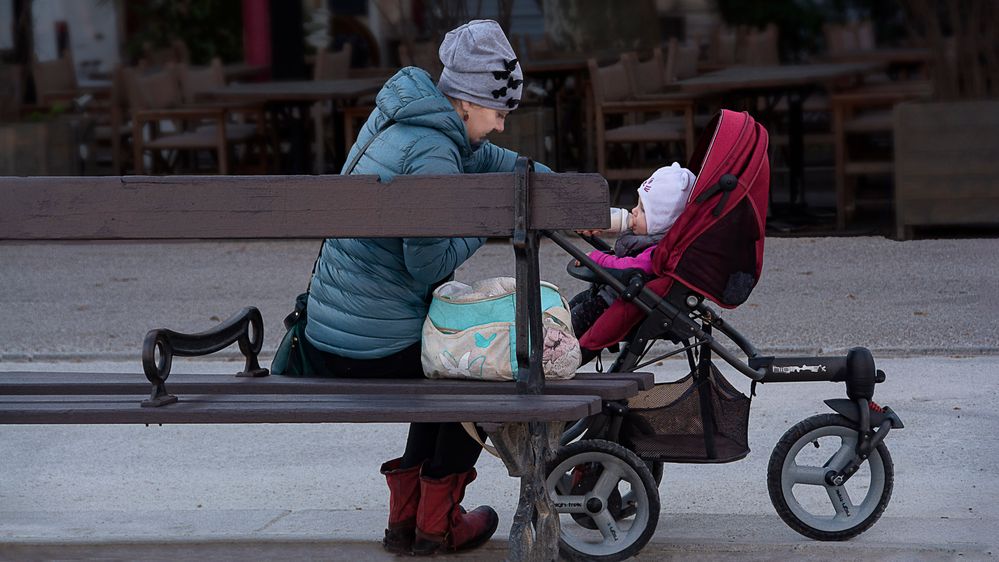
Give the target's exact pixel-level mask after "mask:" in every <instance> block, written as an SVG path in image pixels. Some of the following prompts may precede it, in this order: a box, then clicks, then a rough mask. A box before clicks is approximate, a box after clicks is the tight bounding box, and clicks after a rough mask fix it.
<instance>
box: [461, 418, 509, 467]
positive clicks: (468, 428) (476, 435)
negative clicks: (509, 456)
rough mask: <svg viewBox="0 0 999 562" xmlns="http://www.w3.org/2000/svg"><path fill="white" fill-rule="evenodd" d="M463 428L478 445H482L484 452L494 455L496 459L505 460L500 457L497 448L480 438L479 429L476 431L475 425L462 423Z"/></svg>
mask: <svg viewBox="0 0 999 562" xmlns="http://www.w3.org/2000/svg"><path fill="white" fill-rule="evenodd" d="M461 428H462V429H464V430H465V433H467V434H468V436H469V437H471V438H472V439H474V440H475V442H476V443H478V444H479V445H482V448H483V450H485V451H486V452H487V453H489V454H490V455H492V456H494V457H496V458H498V459H502V458H503V457H501V456H500V455H499V451H497V450H496V447H493V446H492V445H486V442H485V441H483V440H482V438H481V437H479V431H478V430H477V429H475V424H474V423H472V422H461Z"/></svg>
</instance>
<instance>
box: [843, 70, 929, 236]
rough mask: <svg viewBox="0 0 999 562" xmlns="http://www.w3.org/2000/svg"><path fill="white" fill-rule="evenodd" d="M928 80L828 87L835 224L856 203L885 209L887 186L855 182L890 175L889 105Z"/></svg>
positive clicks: (889, 197) (922, 89) (846, 219)
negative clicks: (878, 188)
mask: <svg viewBox="0 0 999 562" xmlns="http://www.w3.org/2000/svg"><path fill="white" fill-rule="evenodd" d="M931 94H932V89H931V87H930V85H929V83H928V82H924V81H913V82H889V83H875V84H872V85H868V86H862V87H860V88H857V89H854V90H849V91H846V92H838V93H834V94H833V95H832V96H831V98H830V99H831V103H832V110H833V122H832V132H833V136H834V139H835V155H836V227H837V228H839V229H841V230H842V229H844V228H846V226H847V225H848V224H849V223H850V221H851V220H852V219H853V218H854V216H855V215H856V213H857V210H858V207H863V206H867V207H876V208H882V209H887V208H888V207H889V206H890V205H891V203H892V201H893V194H892V193H891V191H890V189H889V191H888V192H887V193H886V192H884V190H882V191H881V192H880V193H879V192H877V191H876V190H875V189H874V187H875V186H874V184H873V183H872V182H867V183H871V185H865V186H864V187H868V188H869V189H865V190H863V192H862V191H861V189H860V188H861V182H862V181H863V180H871V179H873V178H876V177H881V178H887V179H890V178H891V176H892V174H893V172H894V169H895V165H894V151H893V144H894V123H893V121H892V108H893V107H894V106H895V105H896V104H898V103H900V102H903V101H907V100H912V99H919V98H927V97H929V96H930V95H931Z"/></svg>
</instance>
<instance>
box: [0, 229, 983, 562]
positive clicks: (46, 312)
mask: <svg viewBox="0 0 999 562" xmlns="http://www.w3.org/2000/svg"><path fill="white" fill-rule="evenodd" d="M315 248H316V243H315V242H309V241H303V242H253V243H243V242H233V243H221V244H216V243H210V244H107V245H75V244H50V245H0V264H2V265H0V276H2V277H0V318H3V319H4V320H3V321H2V322H0V341H2V342H3V346H2V349H0V369H3V370H34V369H38V370H51V369H54V368H55V369H59V370H80V371H93V370H122V371H128V372H138V371H139V366H138V359H137V357H138V350H139V347H140V344H141V338H142V336H143V335H144V333H145V331H146V330H148V329H150V328H153V327H161V326H162V327H169V328H173V329H177V330H190V331H196V330H201V329H204V328H205V327H208V326H209V325H210V324H211V323H212V322H214V321H216V320H214V319H213V317H214V318H219V317H221V318H224V317H225V316H226V315H228V314H229V313H231V312H234V311H236V310H238V309H239V308H240V307H241V306H245V305H247V304H255V305H257V306H259V307H260V308H261V310H262V311H263V312H264V317H265V325H266V326H267V328H268V330H269V331H268V334H267V340H266V341H267V342H268V343H267V345H266V346H265V350H266V349H269V348H272V347H273V345H275V344H276V341H277V339H278V338H279V337H280V318H281V317H282V316H283V315H284V314H285V313H286V311H287V309H288V307H289V305H290V303H291V300H292V299H293V297H294V295H295V294H297V293H298V292H299V291H301V290H302V289H303V288H304V284H305V282H306V281H307V280H306V276H307V273H308V270H309V267H310V266H311V262H312V259H313V258H314V251H315ZM997 250H999V241H997V240H991V239H978V240H928V241H918V242H904V243H903V242H893V241H888V240H883V239H877V238H861V239H770V240H768V242H767V262H766V266H765V270H764V275H763V280H762V281H761V283H760V285H759V286H758V288H757V290H756V291H755V292H754V294H753V296H752V298H751V300H750V301H749V302H748V303H747V304H746V305H744V306H743V307H740V308H739V309H737V310H735V311H728V312H726V313H725V317H726V318H727V319H728V320H730V321H731V322H733V323H734V324H735V325H736V326H737V327H739V328H740V329H741V330H743V331H744V332H745V333H747V334H748V335H749V336H750V339H751V340H752V341H753V342H754V343H755V344H756V345H757V346H758V347H760V348H762V349H763V350H764V351H769V352H774V353H784V352H792V353H813V352H829V353H833V352H837V351H839V350H842V349H844V348H847V347H850V346H853V345H866V346H868V347H871V348H872V349H874V350H875V357H876V358H877V359H878V366H879V368H882V369H884V370H885V371H886V372H887V373H888V381H887V382H886V383H885V384H883V385H879V388H878V394H877V396H876V398H877V399H878V400H879V401H880V402H882V403H887V404H889V405H891V406H892V407H893V408H895V409H896V410H897V411H898V412H899V414H900V415H901V416H902V418H903V420H904V421H905V423H906V428H905V429H904V430H902V431H898V432H893V433H892V435H891V436H890V438H889V442H888V446H889V448H890V450H891V453H892V456H893V459H894V463H895V467H896V474H895V492H894V498H893V500H892V503H891V504H890V505H889V507H888V510H887V511H886V513H885V515H884V517H883V519H882V520H881V521H880V522H879V523H878V524H877V525H875V526H874V527H873V528H872V529H871V530H870V531H868V532H867V533H865V534H864V535H862V536H861V537H859V538H857V539H854V540H852V541H849V542H846V543H818V542H814V541H810V540H808V539H805V538H803V537H800V536H798V535H797V534H796V533H794V532H793V531H791V530H790V529H789V528H788V527H786V526H785V525H784V524H783V522H782V521H780V519H779V518H778V517H777V516H776V514H775V512H774V510H773V508H772V507H771V505H770V500H769V497H768V495H767V491H766V464H767V460H768V458H769V455H770V450H771V449H772V447H773V445H774V444H775V443H776V441H777V440H778V439H779V437H780V435H781V434H782V433H783V432H784V431H786V430H787V428H789V427H790V426H791V425H793V424H794V423H795V422H797V421H799V420H801V419H804V418H806V417H808V416H810V415H813V414H817V413H823V412H824V411H825V406H824V405H823V404H822V403H821V401H822V399H824V398H835V397H840V396H841V395H842V394H843V390H842V386H840V385H833V384H828V383H825V384H822V383H809V384H786V385H765V386H763V387H760V388H759V389H758V391H759V396H757V397H756V398H755V399H754V405H753V411H752V414H751V421H750V444H751V446H752V447H753V452H752V453H751V454H750V456H749V457H748V458H746V459H744V460H742V461H740V462H736V463H732V464H728V465H667V470H666V476H665V478H664V482H663V484H662V485H661V487H660V493H661V496H662V502H663V510H662V519H661V521H660V524H659V528H658V531H657V534H656V536H655V537H654V539H653V541H652V542H651V543H650V545H649V547H647V548H646V550H645V551H644V552H643V553H642V555H641V556H640V558H641V559H648V560H653V559H655V560H658V559H663V558H698V559H704V558H707V559H739V560H744V559H751V560H753V559H755V560H763V559H773V558H777V557H781V558H788V557H790V558H795V559H813V560H824V559H830V558H834V557H835V558H843V557H848V558H856V559H873V558H877V559H889V560H913V559H917V560H941V559H956V558H960V559H986V558H991V557H994V556H995V554H996V552H997V550H996V549H997V548H999V538H997V537H996V533H995V529H997V528H999V505H997V501H996V500H997V499H999V484H997V483H996V481H995V478H994V477H993V476H992V475H993V473H994V468H993V467H994V466H995V465H996V464H997V461H999V443H997V441H996V439H995V435H996V434H997V433H999V417H997V416H996V412H997V407H996V405H997V404H999V396H997V395H999V379H997V376H996V374H997V373H999V353H997V351H999V327H997V324H996V322H995V318H996V316H997V314H996V313H997V312H999V284H997V283H996V282H995V278H996V273H997V270H996V268H995V265H994V259H992V258H993V257H994V256H995V255H996V254H997V253H999V251H997ZM510 254H511V252H510V250H509V247H508V246H506V245H500V244H495V245H494V244H490V245H489V246H487V247H486V248H484V249H483V250H482V251H480V252H479V253H478V254H477V255H476V256H475V258H473V261H472V262H471V263H469V264H467V265H466V266H464V267H463V268H462V269H461V271H460V272H459V278H464V279H473V278H479V277H486V276H491V275H500V274H512V257H511V256H510ZM543 258H544V266H543V277H544V278H545V279H550V280H553V281H554V282H556V283H557V284H559V285H560V286H562V287H563V289H564V290H565V292H567V293H571V292H573V291H574V290H577V289H578V288H581V286H582V284H580V283H578V282H576V281H575V280H570V279H568V278H567V277H566V276H565V274H564V264H565V262H566V261H567V258H566V257H565V255H564V254H562V253H560V252H559V251H558V250H557V249H556V248H553V247H551V246H550V245H546V246H545V247H544V249H543ZM39 342H46V343H44V344H40V343H39ZM48 342H52V343H48ZM230 356H231V354H230ZM126 358H127V360H125V359H126ZM54 361H58V362H59V363H58V364H52V362H54ZM237 366H238V363H234V362H232V361H225V360H216V361H189V360H183V359H178V360H176V361H175V364H174V369H175V371H176V372H232V371H233V370H235V368H236V367H237ZM655 370H656V372H657V374H658V376H659V377H660V378H661V379H664V380H668V379H672V378H676V377H677V376H679V374H680V373H681V371H682V365H680V364H678V363H676V362H672V361H667V362H665V364H663V365H659V366H656V367H655ZM729 372H730V371H729ZM730 378H731V379H732V380H733V382H735V383H736V384H737V386H739V387H740V388H741V389H743V390H748V385H747V384H745V381H744V380H743V379H741V378H740V377H739V376H738V375H736V374H732V376H731V377H730ZM404 435H405V427H404V426H401V425H364V426H361V425H319V426H317V425H304V426H288V425H255V426H163V427H148V428H147V427H130V426H109V427H102V426H3V427H0V459H2V461H0V465H2V468H0V559H11V560H25V559H93V558H100V559H121V560H125V559H149V560H159V559H163V560H166V559H172V560H176V559H190V558H199V559H206V560H215V559H219V560H229V559H236V558H241V559H250V560H265V559H275V558H282V559H285V558H287V559H338V560H339V559H343V560H347V559H351V560H354V559H362V560H363V559H374V560H379V559H385V560H388V559H392V557H389V556H386V555H385V554H384V553H383V552H382V551H381V550H380V548H379V547H378V546H377V540H378V539H379V538H380V535H381V530H382V528H383V526H384V520H385V518H386V506H385V490H384V483H383V480H382V478H381V476H380V475H379V474H378V472H377V469H378V464H379V463H380V462H381V461H382V460H384V459H387V458H390V457H392V456H394V455H397V454H398V453H399V452H400V449H401V444H402V442H403V439H404ZM479 469H480V477H479V480H478V481H477V482H476V483H475V484H473V485H472V486H471V487H470V488H469V494H468V498H467V500H466V504H468V505H476V504H479V503H488V504H489V505H493V506H494V507H496V509H497V511H499V512H500V514H501V518H502V520H501V523H500V532H499V533H498V535H497V538H496V539H494V540H493V541H491V542H490V544H489V545H488V547H486V549H485V550H482V551H477V552H476V553H474V554H473V555H470V556H467V557H465V558H464V559H467V560H478V559H497V560H498V559H502V558H503V555H504V553H505V548H506V545H505V541H504V539H505V533H506V532H507V531H508V529H509V526H510V523H511V520H510V516H511V514H512V513H513V510H514V506H515V505H516V499H517V493H518V487H517V482H516V480H514V479H511V478H509V477H508V476H507V475H506V472H505V470H504V468H503V467H502V465H501V463H500V462H499V461H497V460H496V459H493V458H491V457H486V456H484V457H483V459H482V460H481V461H480V463H479ZM458 559H461V558H458Z"/></svg>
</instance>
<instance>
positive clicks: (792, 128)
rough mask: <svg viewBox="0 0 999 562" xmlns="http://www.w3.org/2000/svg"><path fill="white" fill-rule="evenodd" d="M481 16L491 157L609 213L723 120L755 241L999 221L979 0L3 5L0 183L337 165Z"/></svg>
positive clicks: (994, 19) (985, 3) (997, 17)
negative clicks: (504, 79)
mask: <svg viewBox="0 0 999 562" xmlns="http://www.w3.org/2000/svg"><path fill="white" fill-rule="evenodd" d="M477 18H490V19H495V20H497V21H498V22H499V23H500V25H501V26H502V27H503V28H504V29H505V30H506V31H507V34H508V36H509V37H510V39H511V42H512V43H513V45H514V48H515V50H516V51H517V52H518V54H519V56H520V63H521V65H522V68H523V70H524V73H525V79H526V83H525V95H524V99H523V104H522V106H521V108H520V109H518V110H517V111H516V112H514V113H513V115H512V116H511V118H510V119H509V120H508V121H507V129H506V130H505V131H504V132H503V133H501V134H495V135H492V136H491V137H490V139H491V141H492V142H495V143H496V144H499V145H501V146H505V147H507V148H510V149H512V150H516V151H518V152H520V153H522V154H526V155H529V156H531V157H533V158H534V159H536V160H538V161H542V162H545V163H546V164H549V165H551V166H552V167H554V168H556V169H557V170H559V171H581V172H599V173H600V174H602V175H604V177H606V178H607V179H608V181H609V183H610V185H611V188H612V197H613V199H614V201H615V203H616V204H619V205H621V206H628V205H630V204H632V203H633V202H634V188H635V187H636V186H637V185H638V184H639V183H640V182H641V181H642V180H643V179H644V178H646V177H647V176H648V175H650V174H651V173H652V172H653V171H654V170H655V169H656V168H658V167H660V166H666V165H669V164H670V163H671V162H673V161H679V162H681V163H684V162H686V160H687V159H688V158H689V156H690V154H691V152H692V151H693V150H694V148H695V144H696V143H697V141H698V138H699V135H700V133H701V131H703V130H704V129H705V128H706V127H707V126H708V124H709V123H710V120H711V119H712V117H713V116H714V115H716V114H717V112H718V110H719V109H720V108H728V109H733V110H740V111H741V110H745V111H750V112H751V113H752V114H753V115H754V116H755V117H756V118H757V119H758V120H759V121H761V122H762V123H763V124H764V125H765V126H766V127H767V128H768V130H769V131H770V154H771V163H772V189H771V201H770V209H769V217H768V219H769V220H768V226H769V228H770V230H771V231H772V232H773V233H776V234H781V233H786V234H807V235H815V234H880V235H886V236H891V237H895V238H900V239H904V238H911V237H913V236H935V235H939V234H941V233H957V234H958V235H961V234H962V233H974V234H975V235H979V234H981V233H983V232H984V233H986V234H987V235H994V234H995V232H996V230H995V227H996V226H997V225H999V189H997V186H996V180H995V178H996V177H999V173H997V172H999V159H997V158H996V155H997V154H999V101H997V97H996V93H997V88H999V37H997V31H996V30H999V6H997V4H996V3H995V2H994V1H992V0H881V1H875V0H769V1H762V0H761V1H744V0H630V1H629V2H626V3H621V2H602V1H596V0H439V1H434V0H281V1H279V0H170V1H167V0H0V175H19V176H32V175H120V174H287V173H308V174H313V173H338V172H339V171H340V168H341V166H342V165H343V160H344V154H345V153H346V149H348V148H349V147H350V145H351V144H352V143H353V140H354V137H355V135H356V133H357V131H358V129H359V128H360V127H361V126H362V124H363V123H364V121H365V120H366V119H367V117H368V115H369V114H370V113H371V111H372V109H373V104H374V94H376V93H377V91H378V90H379V88H380V87H381V85H382V84H383V83H384V82H385V80H387V79H388V78H389V77H391V76H392V74H394V73H395V72H396V71H397V70H398V69H399V68H400V67H402V66H410V65H412V66H419V67H421V68H424V69H425V70H427V71H428V72H429V73H430V74H431V75H439V73H440V70H441V66H440V61H439V60H438V58H437V45H438V44H439V41H440V39H441V37H443V35H444V33H446V32H447V31H448V30H450V29H452V28H454V27H456V26H457V25H460V24H461V23H464V22H466V21H468V20H470V19H477ZM708 140H710V139H708Z"/></svg>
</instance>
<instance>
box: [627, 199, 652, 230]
mask: <svg viewBox="0 0 999 562" xmlns="http://www.w3.org/2000/svg"><path fill="white" fill-rule="evenodd" d="M631 231H632V232H634V233H635V234H640V235H643V236H644V235H646V234H648V233H649V224H648V223H647V222H645V208H644V207H642V200H641V199H639V200H638V205H635V208H634V209H632V210H631Z"/></svg>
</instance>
